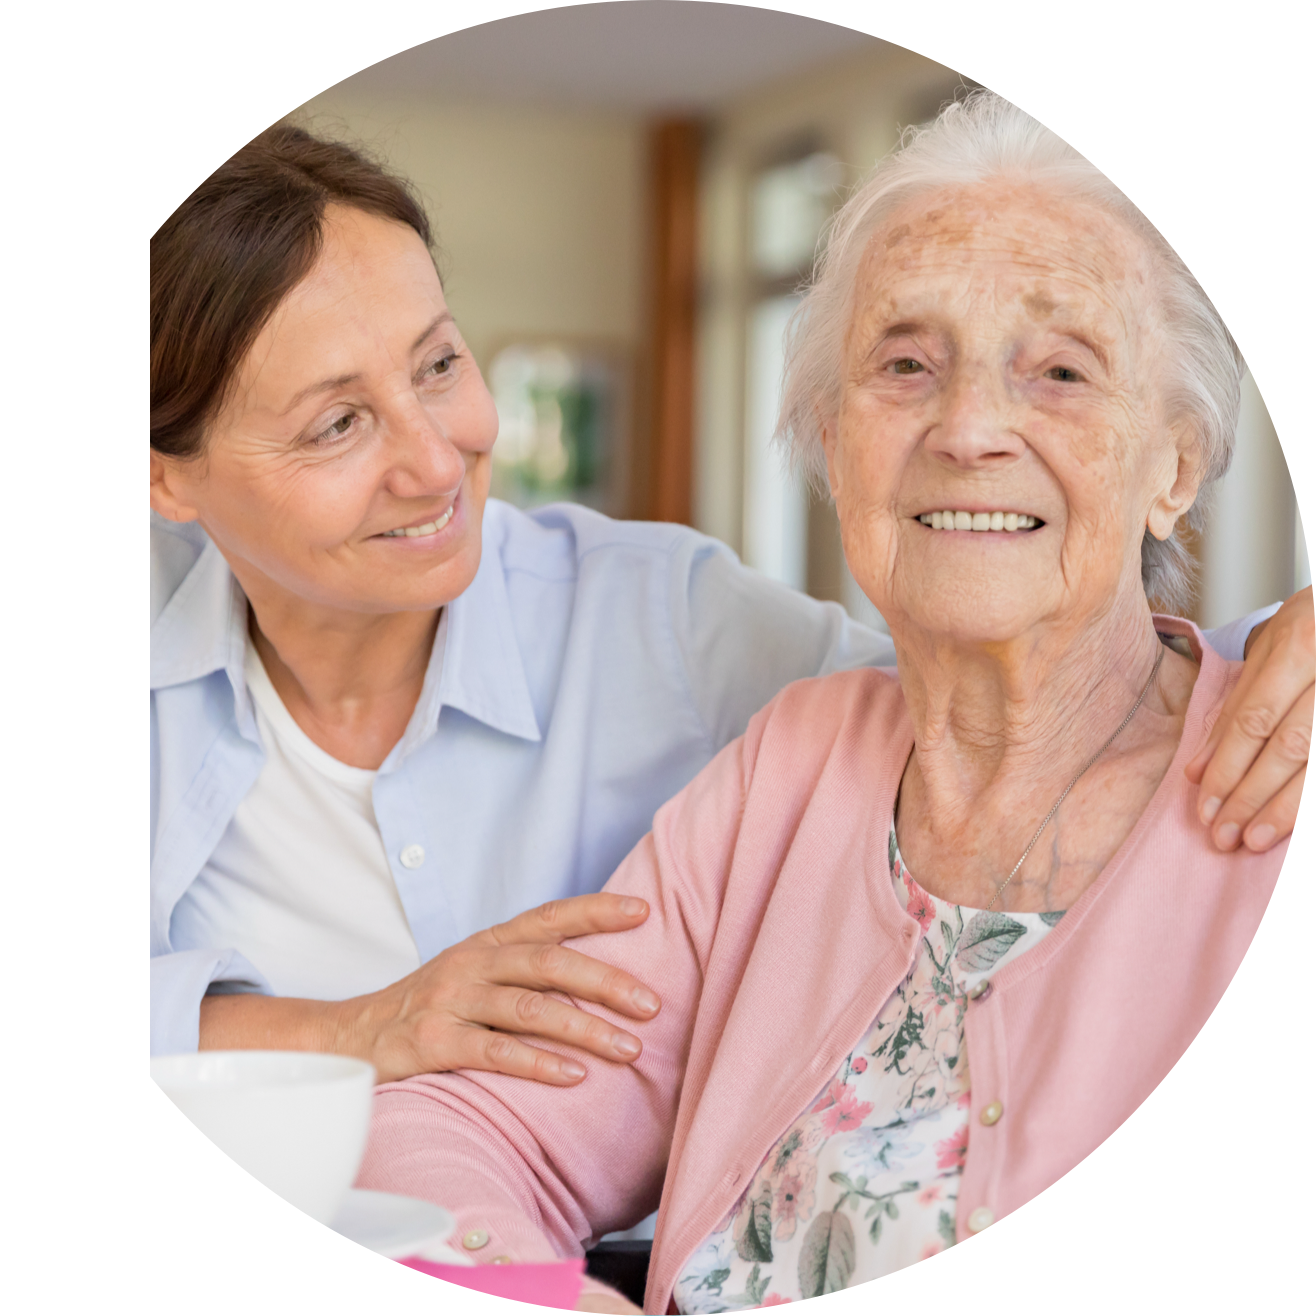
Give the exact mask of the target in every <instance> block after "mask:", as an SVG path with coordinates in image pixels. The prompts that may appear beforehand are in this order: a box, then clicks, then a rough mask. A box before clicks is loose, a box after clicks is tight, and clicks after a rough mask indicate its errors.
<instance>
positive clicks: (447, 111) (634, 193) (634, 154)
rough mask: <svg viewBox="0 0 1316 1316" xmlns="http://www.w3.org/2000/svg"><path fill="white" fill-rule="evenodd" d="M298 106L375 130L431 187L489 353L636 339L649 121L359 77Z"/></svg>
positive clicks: (463, 323)
mask: <svg viewBox="0 0 1316 1316" xmlns="http://www.w3.org/2000/svg"><path fill="white" fill-rule="evenodd" d="M298 117H299V120H300V121H302V122H306V121H307V119H308V118H309V119H310V120H311V122H310V123H308V126H315V127H317V128H319V129H321V130H324V131H327V132H338V133H345V134H347V135H350V136H351V137H353V138H355V139H358V140H364V141H365V142H367V143H368V144H370V145H372V146H373V147H375V148H376V149H377V150H378V151H380V152H381V153H382V154H383V155H384V156H385V157H386V158H387V159H388V160H389V162H390V163H391V164H392V165H393V167H394V168H396V169H398V170H399V171H401V172H402V173H404V174H406V175H407V176H408V177H409V178H411V179H412V180H413V181H414V182H415V183H416V184H417V186H418V187H419V188H420V189H421V191H422V193H423V194H424V197H425V200H426V202H427V203H428V205H429V208H430V214H431V217H432V218H433V220H434V223H435V225H436V227H437V230H438V236H439V241H440V245H441V247H442V250H443V252H444V260H443V269H444V273H445V276H446V279H445V284H446V289H447V292H448V299H449V302H450V304H451V306H452V309H453V314H454V315H455V316H456V317H457V322H458V324H459V325H460V327H461V329H462V332H463V334H464V335H465V337H466V340H467V342H468V344H469V345H470V347H471V349H472V351H473V352H474V353H475V355H476V359H477V360H479V362H480V363H481V365H482V366H487V364H488V360H489V355H490V353H491V352H492V351H494V350H496V349H497V347H498V346H500V345H501V344H502V343H503V342H505V341H506V340H507V339H508V338H511V337H516V336H523V335H525V336H535V335H546V334H553V335H556V334H567V335H581V336H585V337H590V338H607V339H611V340H614V341H617V342H619V343H621V344H622V345H624V346H625V347H627V348H630V349H632V350H633V349H634V348H635V347H636V345H637V344H638V343H639V341H640V334H641V325H642V319H643V307H642V301H641V299H642V284H643V238H644V169H645V158H644V140H645V139H644V129H643V125H642V123H641V122H640V121H639V120H637V119H633V118H629V117H627V116H623V115H618V114H614V113H595V114H591V113H584V112H574V111H568V110H553V109H542V108H531V107H524V108H522V107H506V106H491V105H463V104H452V103H446V102H444V101H443V100H442V99H441V98H439V97H435V98H434V99H433V100H429V99H425V98H418V97H415V96H409V97H408V98H407V99H406V100H405V101H399V102H397V103H395V104H390V103H388V102H387V101H381V100H380V99H378V98H377V97H371V98H369V99H368V100H367V99H365V98H362V97H360V96H357V97H354V96H353V95H352V93H351V90H350V88H344V89H342V90H338V91H330V92H327V93H325V94H324V95H323V96H319V97H317V98H316V99H315V100H313V101H311V102H309V103H308V104H307V105H306V106H304V107H303V108H302V111H301V112H299V116H298Z"/></svg>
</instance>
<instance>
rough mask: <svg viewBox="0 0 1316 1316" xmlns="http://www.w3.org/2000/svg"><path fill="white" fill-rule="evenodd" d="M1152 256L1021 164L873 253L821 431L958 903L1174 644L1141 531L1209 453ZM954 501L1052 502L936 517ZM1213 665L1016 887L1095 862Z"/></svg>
mask: <svg viewBox="0 0 1316 1316" xmlns="http://www.w3.org/2000/svg"><path fill="white" fill-rule="evenodd" d="M1156 278H1157V276H1156V271H1155V269H1154V267H1153V265H1152V264H1151V259H1150V257H1149V255H1148V254H1147V253H1146V252H1145V251H1144V249H1143V246H1142V244H1141V242H1140V241H1139V240H1138V238H1137V236H1136V235H1135V234H1134V233H1133V232H1132V231H1131V230H1129V229H1128V228H1126V227H1125V226H1124V224H1123V223H1122V222H1121V221H1120V220H1118V219H1116V218H1115V217H1113V216H1111V215H1109V214H1107V213H1106V212H1105V211H1103V210H1101V209H1099V208H1098V207H1096V206H1094V205H1092V204H1089V203H1087V202H1084V201H1081V200H1079V199H1077V198H1074V197H1070V196H1065V195H1062V194H1058V193H1057V192H1056V191H1055V190H1054V189H1051V190H1048V189H1045V188H1042V187H1039V186H1037V185H1035V184H1031V183H1028V182H1026V181H1022V180H1014V181H1012V180H997V181H994V182H991V183H988V184H977V185H973V186H970V187H963V188H958V189H955V188H949V189H945V190H944V191H940V192H936V193H932V194H925V195H924V196H922V197H919V198H915V199H914V200H912V201H910V202H908V203H907V204H906V205H905V206H904V207H903V208H902V209H900V210H899V211H898V212H897V213H896V214H895V215H893V216H892V217H891V218H890V219H889V220H888V222H887V223H886V224H885V225H884V226H883V227H882V228H881V229H880V230H879V231H878V232H877V233H876V234H875V235H874V237H873V238H872V240H871V241H870V244H869V246H868V249H867V251H866V253H865V256H864V259H863V261H862V264H861V266H860V269H859V273H858V279H857V289H856V300H855V310H854V316H853V320H852V323H851V326H850V332H849V336H848V340H847V344H846V362H845V382H844V388H843V391H842V396H841V399H840V404H839V408H838V411H837V414H836V415H835V416H834V417H833V418H831V421H830V423H829V424H828V425H827V426H826V429H825V433H824V447H825V450H826V455H827V462H828V472H829V478H830V482H831V487H832V492H833V495H834V496H835V499H836V505H837V511H838V515H839V517H840V522H841V530H842V537H843V542H844V545H845V551H846V558H847V561H848V562H849V565H850V569H851V571H852V572H853V574H854V576H855V579H856V580H857V581H858V583H859V584H860V586H861V587H862V588H863V589H864V592H865V593H866V594H867V595H868V597H869V598H870V599H872V601H873V602H874V603H875V604H876V605H877V607H878V609H879V610H880V611H881V612H882V614H883V616H884V617H885V618H886V619H887V621H888V623H889V624H890V626H891V631H892V636H893V638H894V640H895V642H896V648H897V653H898V655H899V658H900V668H901V679H902V683H903V685H904V688H905V692H906V697H907V700H908V703H909V706H910V711H911V715H912V717H913V721H914V725H915V729H916V748H915V753H914V755H913V757H912V758H911V761H910V765H909V767H908V769H907V771H906V774H905V779H904V782H903V783H902V788H901V799H900V816H899V820H898V826H899V828H900V839H901V845H902V849H903V850H904V853H905V857H906V859H907V860H908V861H909V863H910V866H911V868H912V870H913V872H914V873H915V875H916V876H918V877H919V879H920V881H923V882H924V885H925V886H927V887H928V889H929V890H931V891H932V892H933V893H934V894H936V895H939V896H942V897H943V898H946V899H950V900H954V901H956V902H958V903H963V904H966V905H973V906H978V907H981V906H985V905H986V904H987V903H988V902H989V900H990V899H991V897H992V895H993V893H994V892H995V891H996V888H997V886H998V884H999V882H1000V881H1001V878H1002V877H1003V876H1004V874H1006V873H1008V872H1009V871H1010V868H1011V867H1012V865H1013V863H1014V861H1015V859H1016V858H1017V857H1018V856H1019V855H1020V854H1021V853H1022V851H1023V849H1024V846H1025V843H1026V842H1027V840H1028V838H1029V836H1031V834H1032V832H1033V829H1034V828H1035V827H1036V826H1037V824H1038V823H1039V822H1040V821H1041V819H1042V818H1043V817H1044V816H1045V815H1046V812H1047V810H1048V809H1049V807H1050V806H1051V804H1052V802H1053V801H1054V800H1055V799H1056V797H1057V796H1058V795H1059V794H1060V792H1061V790H1062V789H1063V788H1064V786H1065V784H1066V782H1067V780H1068V779H1069V777H1070V776H1072V775H1073V774H1074V773H1075V772H1076V771H1077V770H1078V768H1079V767H1080V766H1081V764H1082V763H1083V761H1084V759H1085V758H1086V757H1087V755H1088V754H1089V753H1091V752H1092V751H1093V750H1095V749H1096V748H1097V747H1098V746H1100V745H1101V743H1102V742H1103V741H1104V739H1105V738H1106V736H1107V735H1109V733H1110V732H1111V731H1112V730H1113V729H1114V728H1115V727H1116V726H1117V725H1119V723H1120V721H1121V719H1122V717H1123V716H1124V714H1125V713H1126V712H1127V711H1128V709H1129V708H1130V707H1131V706H1132V704H1133V702H1134V700H1135V698H1136V697H1137V694H1138V692H1139V690H1140V689H1141V688H1142V686H1143V684H1144V682H1145V681H1146V680H1147V677H1148V674H1149V673H1150V672H1151V670H1152V666H1153V661H1154V659H1155V657H1156V655H1157V653H1158V652H1159V650H1160V645H1159V642H1158V641H1157V639H1156V635H1155V631H1154V627H1153V625H1152V621H1151V613H1150V609H1149V608H1148V605H1147V601H1146V598H1145V596H1144V594H1143V590H1142V584H1141V543H1142V538H1143V534H1144V532H1145V531H1146V530H1150V531H1151V533H1152V534H1153V535H1155V536H1157V537H1158V538H1161V539H1164V538H1166V537H1167V536H1168V535H1170V534H1171V533H1172V531H1173V529H1174V526H1175V523H1176V521H1177V519H1178V518H1179V517H1180V516H1182V515H1183V514H1184V513H1185V512H1186V511H1187V510H1188V508H1189V507H1190V506H1191V504H1192V501H1193V498H1194V496H1195V494H1196V492H1197V484H1198V472H1199V466H1200V454H1199V450H1198V448H1197V444H1196V439H1195V435H1194V434H1193V432H1192V431H1191V429H1190V428H1189V427H1188V426H1187V425H1185V424H1182V423H1178V422H1177V421H1176V418H1175V417H1173V416H1170V415H1168V414H1167V413H1166V410H1165V407H1164V404H1163V402H1162V398H1163V395H1164V387H1163V386H1164V379H1165V371H1164V366H1165V359H1166V335H1165V332H1164V327H1163V325H1162V323H1161V320H1160V315H1159V311H1158V307H1157V299H1156V292H1157V285H1156ZM937 510H957V511H958V510H964V511H970V512H973V511H994V510H999V511H1002V512H1011V511H1013V512H1016V513H1020V514H1027V515H1031V516H1035V517H1037V518H1039V520H1040V521H1041V522H1042V524H1041V526H1040V527H1039V528H1038V529H1035V530H1030V531H1026V532H1024V531H1019V532H1015V533H1013V534H1011V533H1004V532H1001V533H989V534H977V533H971V532H969V531H953V532H946V531H941V530H933V529H931V528H930V527H928V526H927V525H925V524H923V523H922V522H920V520H919V517H920V515H922V514H925V513H930V512H933V511H937ZM1196 673H1197V669H1196V665H1195V664H1193V663H1191V662H1189V661H1188V660H1186V659H1184V658H1181V657H1179V656H1178V655H1176V654H1174V653H1170V652H1167V653H1166V654H1165V657H1164V659H1163V662H1162V667H1161V670H1160V674H1159V677H1158V679H1157V681H1156V683H1155V686H1154V687H1153V688H1152V690H1151V692H1150V693H1149V695H1148V698H1147V701H1146V705H1145V707H1144V708H1143V709H1142V710H1141V712H1140V714H1139V717H1138V719H1137V720H1136V721H1135V722H1134V723H1133V724H1131V725H1130V727H1129V729H1128V730H1127V731H1126V733H1125V734H1124V735H1123V736H1122V737H1121V739H1120V741H1119V742H1118V744H1117V745H1116V746H1115V747H1114V748H1113V749H1112V750H1111V751H1110V752H1109V753H1108V754H1107V755H1106V756H1104V757H1103V759H1102V760H1101V761H1100V762H1099V763H1098V764H1097V766H1096V767H1095V768H1094V769H1093V770H1092V771H1091V772H1090V773H1088V774H1087V775H1086V776H1085V777H1084V778H1083V780H1082V781H1081V782H1080V784H1079V786H1078V787H1076V788H1075V790H1074V792H1073V794H1072V795H1071V796H1070V798H1069V799H1068V800H1067V801H1066V803H1065V805H1064V806H1063V808H1062V809H1061V811H1060V813H1059V814H1058V815H1057V818H1056V820H1055V823H1054V824H1053V829H1052V835H1051V836H1050V837H1049V838H1048V839H1047V841H1046V842H1045V843H1044V844H1042V845H1039V847H1038V849H1037V850H1035V851H1034V852H1033V854H1032V855H1030V857H1029V861H1028V863H1027V864H1026V865H1025V866H1024V868H1023V869H1022V870H1021V872H1020V875H1019V878H1018V879H1017V880H1016V881H1015V882H1014V883H1012V884H1011V887H1010V889H1009V890H1008V891H1006V892H1005V893H1004V894H1003V896H1002V898H1001V904H1000V906H999V907H1003V908H1014V909H1064V908H1067V907H1068V905H1069V904H1072V903H1073V901H1074V900H1076V899H1077V898H1078V895H1079V894H1081V892H1082V890H1084V889H1085V888H1086V886H1087V885H1088V884H1089V883H1090V882H1091V881H1092V880H1093V879H1094V878H1095V876H1096V875H1097V873H1099V872H1100V870H1101V868H1102V867H1103V866H1104V865H1105V863H1106V861H1107V860H1108V859H1109V858H1110V856H1111V855H1112V854H1113V853H1114V851H1115V850H1116V849H1117V848H1118V846H1119V844H1120V843H1121V842H1122V840H1123V838H1124V837H1125V836H1126V835H1127V834H1128V831H1129V830H1130V829H1131V827H1132V825H1133V823H1134V821H1136V819H1137V817H1138V816H1139V815H1140V814H1141V812H1142V810H1143V809H1144V808H1145V807H1146V804H1147V802H1148V800H1149V799H1150V798H1151V795H1152V793H1153V792H1154V791H1155V788H1156V786H1157V784H1158V783H1159V782H1160V780H1161V778H1162V777H1163V776H1164V773H1165V771H1166V769H1167V768H1168V766H1169V763H1170V761H1171V759H1172V758H1173V755H1174V752H1175V750H1176V748H1177V746H1178V741H1179V738H1180V735H1181V732H1182V727H1183V717H1184V712H1185V710H1186V708H1187V703H1188V699H1189V697H1190V695H1191V690H1192V685H1193V682H1194V680H1195V678H1196Z"/></svg>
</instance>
